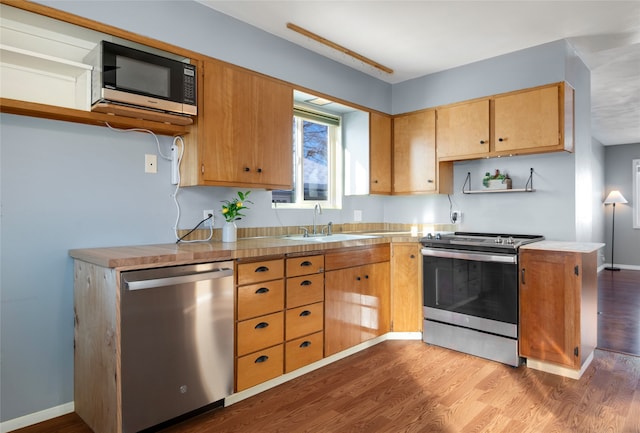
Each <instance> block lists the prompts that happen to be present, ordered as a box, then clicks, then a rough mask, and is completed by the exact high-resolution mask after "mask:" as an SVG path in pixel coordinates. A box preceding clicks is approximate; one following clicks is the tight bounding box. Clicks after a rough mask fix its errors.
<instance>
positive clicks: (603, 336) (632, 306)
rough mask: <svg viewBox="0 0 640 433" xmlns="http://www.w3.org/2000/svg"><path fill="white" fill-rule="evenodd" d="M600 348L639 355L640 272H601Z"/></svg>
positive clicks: (599, 288)
mask: <svg viewBox="0 0 640 433" xmlns="http://www.w3.org/2000/svg"><path fill="white" fill-rule="evenodd" d="M598 348H600V349H606V350H613V351H616V352H622V353H629V354H632V355H636V356H640V271H631V270H626V269H622V270H621V271H617V272H612V271H607V270H603V271H601V272H600V273H599V274H598Z"/></svg>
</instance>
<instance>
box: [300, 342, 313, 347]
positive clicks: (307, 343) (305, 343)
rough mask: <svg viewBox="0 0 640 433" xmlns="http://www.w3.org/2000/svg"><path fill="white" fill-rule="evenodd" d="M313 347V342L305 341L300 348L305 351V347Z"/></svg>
mask: <svg viewBox="0 0 640 433" xmlns="http://www.w3.org/2000/svg"><path fill="white" fill-rule="evenodd" d="M309 346H311V342H310V341H303V342H302V343H300V348H302V349H304V348H305V347H309Z"/></svg>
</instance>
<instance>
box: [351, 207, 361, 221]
mask: <svg viewBox="0 0 640 433" xmlns="http://www.w3.org/2000/svg"><path fill="white" fill-rule="evenodd" d="M353 221H354V222H357V223H358V222H360V221H362V211H361V210H354V211H353Z"/></svg>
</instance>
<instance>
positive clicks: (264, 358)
mask: <svg viewBox="0 0 640 433" xmlns="http://www.w3.org/2000/svg"><path fill="white" fill-rule="evenodd" d="M267 359H269V357H268V356H267V355H262V356H258V357H257V358H256V360H255V361H254V362H255V363H256V364H260V363H261V362H267Z"/></svg>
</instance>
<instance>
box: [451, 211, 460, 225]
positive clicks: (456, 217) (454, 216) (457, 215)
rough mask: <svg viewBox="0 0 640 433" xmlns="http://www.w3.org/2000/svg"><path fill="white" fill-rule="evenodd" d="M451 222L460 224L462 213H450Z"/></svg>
mask: <svg viewBox="0 0 640 433" xmlns="http://www.w3.org/2000/svg"><path fill="white" fill-rule="evenodd" d="M451 222H452V223H454V224H460V223H461V222H462V212H460V211H459V210H454V211H452V212H451Z"/></svg>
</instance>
